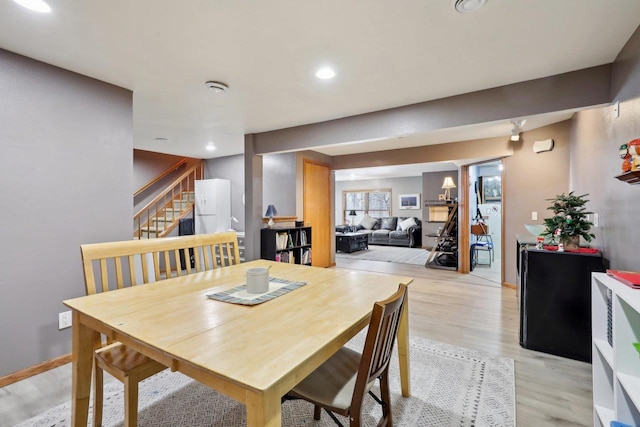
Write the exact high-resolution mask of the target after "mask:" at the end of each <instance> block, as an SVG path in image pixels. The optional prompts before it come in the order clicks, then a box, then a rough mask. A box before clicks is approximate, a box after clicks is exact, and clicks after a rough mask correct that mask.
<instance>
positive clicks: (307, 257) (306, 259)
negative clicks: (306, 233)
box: [300, 249, 311, 264]
mask: <svg viewBox="0 0 640 427" xmlns="http://www.w3.org/2000/svg"><path fill="white" fill-rule="evenodd" d="M300 264H311V249H305V250H304V251H302V259H301V260H300Z"/></svg>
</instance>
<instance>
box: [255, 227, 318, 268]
mask: <svg viewBox="0 0 640 427" xmlns="http://www.w3.org/2000/svg"><path fill="white" fill-rule="evenodd" d="M260 258H262V259H269V260H272V261H278V262H289V263H292V264H304V265H311V227H294V228H263V229H262V230H260Z"/></svg>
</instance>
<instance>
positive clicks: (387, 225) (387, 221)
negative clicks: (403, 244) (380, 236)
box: [380, 216, 398, 231]
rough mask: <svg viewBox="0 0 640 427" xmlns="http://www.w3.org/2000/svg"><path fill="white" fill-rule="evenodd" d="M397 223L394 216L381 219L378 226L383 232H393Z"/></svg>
mask: <svg viewBox="0 0 640 427" xmlns="http://www.w3.org/2000/svg"><path fill="white" fill-rule="evenodd" d="M397 222H398V218H397V217H395V216H390V217H387V218H382V223H381V224H380V228H381V229H383V230H389V231H394V230H395V229H396V224H397Z"/></svg>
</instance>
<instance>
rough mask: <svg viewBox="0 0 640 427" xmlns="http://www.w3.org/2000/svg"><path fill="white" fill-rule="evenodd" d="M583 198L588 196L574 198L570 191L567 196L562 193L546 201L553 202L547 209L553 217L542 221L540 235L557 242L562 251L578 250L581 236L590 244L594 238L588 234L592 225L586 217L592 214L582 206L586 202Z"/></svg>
mask: <svg viewBox="0 0 640 427" xmlns="http://www.w3.org/2000/svg"><path fill="white" fill-rule="evenodd" d="M585 196H588V194H583V195H581V196H576V195H574V194H573V191H572V192H570V193H569V194H568V195H565V194H564V193H562V194H558V195H556V197H555V198H554V199H547V200H549V201H552V202H553V203H552V205H551V206H549V207H548V208H547V209H548V210H552V211H553V213H554V216H552V217H551V218H546V219H545V220H544V224H545V229H544V232H543V233H542V234H541V235H542V236H548V237H550V238H551V239H552V240H557V241H558V242H559V243H560V244H562V245H563V250H564V249H577V248H579V247H580V237H581V236H582V237H583V238H584V239H585V240H586V241H587V242H591V239H593V238H595V237H596V236H595V235H594V234H593V233H589V230H591V226H592V225H593V224H592V223H591V222H590V221H587V215H589V214H592V213H593V212H587V211H586V208H585V207H584V205H585V204H586V203H587V202H588V200H587V199H585ZM558 246H560V245H558ZM558 250H559V248H558Z"/></svg>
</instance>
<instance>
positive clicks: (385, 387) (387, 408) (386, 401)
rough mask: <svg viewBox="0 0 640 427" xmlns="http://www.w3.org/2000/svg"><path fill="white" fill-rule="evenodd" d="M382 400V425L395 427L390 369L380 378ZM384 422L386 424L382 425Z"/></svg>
mask: <svg viewBox="0 0 640 427" xmlns="http://www.w3.org/2000/svg"><path fill="white" fill-rule="evenodd" d="M380 400H382V420H384V421H381V424H379V425H385V426H392V425H393V417H392V416H391V393H390V392H389V368H388V367H387V370H386V371H385V372H383V373H382V377H381V378H380ZM382 422H384V424H382Z"/></svg>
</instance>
